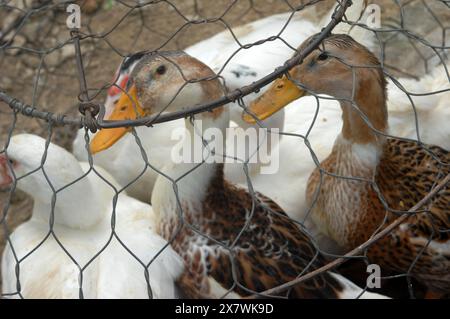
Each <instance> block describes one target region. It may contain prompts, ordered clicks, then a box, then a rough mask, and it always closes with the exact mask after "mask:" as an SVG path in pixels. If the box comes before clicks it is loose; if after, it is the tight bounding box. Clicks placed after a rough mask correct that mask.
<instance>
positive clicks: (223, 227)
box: [163, 165, 343, 298]
mask: <svg viewBox="0 0 450 319" xmlns="http://www.w3.org/2000/svg"><path fill="white" fill-rule="evenodd" d="M256 196H257V198H258V201H260V203H258V202H256V203H255V208H254V211H253V214H251V207H252V197H251V195H250V194H249V193H248V192H247V191H246V190H244V189H242V188H237V187H235V186H233V185H231V184H229V183H228V182H227V181H226V180H224V177H223V166H222V165H219V166H218V167H217V173H216V175H215V176H214V177H213V178H212V180H211V183H210V186H209V188H208V193H207V196H206V198H205V200H204V202H203V207H202V214H201V215H197V216H198V217H197V218H196V217H194V216H195V215H194V214H190V212H189V210H188V209H184V210H185V211H184V213H185V220H186V222H188V223H189V224H191V225H193V226H194V227H196V229H197V230H198V232H200V233H201V234H208V235H209V236H211V237H212V238H213V239H214V240H209V239H206V238H204V237H203V236H202V235H200V234H198V233H196V232H194V231H192V230H190V229H189V228H188V226H184V227H183V228H182V229H181V231H180V232H179V233H178V234H177V235H176V236H175V240H174V241H173V243H172V246H173V248H174V249H175V250H176V251H177V252H178V253H179V254H180V255H181V256H182V257H183V258H184V259H185V264H186V266H187V268H188V269H187V271H186V272H185V274H184V276H182V278H181V279H180V281H179V284H180V286H181V288H182V290H183V292H184V293H185V294H186V295H187V296H188V297H190V298H199V297H200V298H201V297H204V298H206V297H211V295H213V292H212V291H211V289H212V288H211V285H210V283H209V278H213V279H214V280H215V281H217V282H218V283H219V284H220V285H221V286H222V287H223V288H224V292H223V293H225V292H226V290H228V289H230V290H232V291H233V292H234V293H237V294H238V295H240V296H249V295H250V294H252V293H253V292H262V291H265V290H267V289H269V288H273V287H275V286H278V285H280V284H283V283H286V282H288V281H290V280H293V279H295V278H296V277H297V276H299V275H300V274H302V272H303V271H305V272H310V271H312V270H314V269H316V268H318V267H319V266H321V265H323V259H322V257H321V256H320V254H318V253H317V252H316V249H315V248H314V246H313V245H312V243H311V239H310V238H308V236H307V235H306V234H305V233H303V232H302V231H301V230H300V229H299V228H298V226H297V225H296V224H295V223H294V222H293V221H292V220H291V219H290V218H289V217H287V216H286V214H285V213H284V212H283V211H282V209H281V208H280V207H279V206H278V205H277V204H275V203H274V202H273V201H272V200H270V199H269V198H267V197H265V196H264V195H261V194H259V193H256ZM247 221H248V224H247V225H246V222H247ZM164 229H166V230H167V231H163V236H164V237H166V238H172V236H173V235H174V234H175V230H176V229H177V227H176V226H175V225H173V227H170V228H164ZM243 229H244V231H243V232H242V233H241V230H243ZM236 239H237V240H236ZM215 241H217V242H219V243H221V244H222V245H223V247H222V246H221V245H220V244H218V243H216V242H215ZM235 241H236V242H235ZM234 242H235V244H234V246H233V247H234V248H231V249H230V250H228V249H227V248H226V247H231V245H232V244H233V243H234ZM233 256H234V257H233ZM232 263H234V269H235V276H236V277H235V279H236V280H235V279H234V278H233V271H232V268H233V266H232ZM235 283H236V284H235ZM342 289H343V287H341V285H340V283H339V282H338V281H337V280H336V279H335V278H333V277H332V276H330V275H329V274H328V273H324V274H322V275H320V276H317V277H315V278H314V279H312V280H310V281H307V282H305V283H304V284H300V285H298V286H297V287H296V288H295V289H292V290H291V291H290V292H289V293H284V294H283V295H285V296H288V297H291V298H338V293H339V292H340V291H342Z"/></svg>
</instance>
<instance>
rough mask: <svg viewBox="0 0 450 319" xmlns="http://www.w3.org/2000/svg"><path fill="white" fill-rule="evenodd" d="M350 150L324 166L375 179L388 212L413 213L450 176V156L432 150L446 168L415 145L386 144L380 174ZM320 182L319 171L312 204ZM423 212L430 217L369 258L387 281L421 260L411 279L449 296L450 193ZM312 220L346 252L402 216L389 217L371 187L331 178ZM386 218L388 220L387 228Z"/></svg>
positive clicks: (421, 217)
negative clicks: (423, 199) (320, 224)
mask: <svg viewBox="0 0 450 319" xmlns="http://www.w3.org/2000/svg"><path fill="white" fill-rule="evenodd" d="M349 147H350V146H347V145H339V144H338V145H336V146H335V148H334V149H333V152H332V153H331V154H330V156H329V157H328V158H327V159H326V160H324V161H323V162H322V163H321V166H322V167H323V168H324V169H325V170H326V171H328V172H331V173H336V174H340V175H343V176H357V177H364V178H367V179H369V180H371V179H374V181H375V182H376V184H377V185H378V187H379V189H380V191H381V194H382V196H383V197H384V199H385V201H386V203H387V204H388V207H389V208H390V209H393V210H399V211H407V210H408V209H410V208H412V207H413V206H414V205H415V204H416V203H417V202H419V201H420V200H421V199H422V198H423V197H425V196H426V195H427V193H428V192H429V191H430V190H431V189H432V188H433V186H435V185H436V184H437V183H439V181H440V180H442V179H443V178H444V177H445V176H446V175H447V174H449V173H450V167H449V165H448V164H449V163H450V153H449V152H448V151H446V150H443V149H441V148H439V147H436V146H427V148H428V149H429V150H431V151H432V152H433V154H434V156H435V157H437V158H439V159H440V161H441V162H442V163H447V165H441V164H439V162H438V161H437V160H435V159H434V158H433V157H432V155H431V154H430V153H429V152H427V151H426V150H424V149H423V148H421V147H420V146H418V145H417V144H416V143H414V142H406V141H401V140H398V139H387V140H386V142H385V144H384V146H383V152H382V156H381V158H380V161H379V163H378V165H377V167H376V169H375V170H373V169H371V168H370V167H364V165H361V163H360V162H358V161H357V160H355V159H354V158H352V157H351V155H347V154H350V153H351V151H350V149H349ZM319 177H320V174H319V171H318V170H315V171H314V172H313V174H312V175H311V177H310V181H309V184H308V191H307V198H308V200H309V202H311V201H312V198H313V194H314V191H315V190H316V188H317V187H318V185H319ZM422 209H426V210H427V213H417V214H413V215H412V216H411V217H410V218H409V219H408V220H407V222H406V223H404V224H402V225H401V226H399V227H398V228H397V229H396V230H394V232H392V233H391V234H389V235H388V236H386V237H384V238H382V239H381V240H380V241H379V242H377V243H376V244H375V245H373V246H372V247H371V248H370V249H369V250H368V257H369V259H370V262H374V263H377V264H379V265H380V266H381V268H382V271H383V273H384V274H386V275H387V274H392V273H397V274H398V273H402V274H404V273H406V272H408V270H409V269H410V267H411V265H412V264H413V263H414V262H415V259H416V257H417V256H418V255H419V254H422V255H421V257H420V258H419V259H418V260H417V262H416V263H415V265H414V267H412V268H411V275H413V276H414V277H416V278H417V279H419V280H420V281H422V282H423V283H424V284H425V285H426V286H427V287H428V288H429V289H430V290H432V291H436V292H440V293H442V292H444V293H445V292H448V291H450V188H449V187H448V186H447V187H446V188H444V189H443V190H441V191H440V192H439V193H438V194H437V195H436V196H434V197H433V198H432V199H431V200H430V201H429V202H428V204H427V205H425V206H424V207H423V208H422ZM313 215H314V216H313V217H314V218H315V219H316V220H321V222H322V223H323V224H322V227H325V229H326V231H328V232H329V235H330V236H331V237H332V238H334V239H335V240H336V241H337V242H338V243H340V244H341V245H342V246H343V247H344V248H346V249H347V250H350V249H353V248H355V247H357V246H358V245H360V244H362V243H363V242H365V241H366V240H368V239H369V238H370V237H371V236H372V234H373V233H374V232H375V231H377V230H381V229H383V228H384V227H386V226H387V225H388V224H389V223H390V222H392V221H393V220H394V219H395V218H397V217H398V216H399V215H398V214H395V213H392V212H389V211H386V209H385V207H384V206H383V204H382V202H381V201H380V199H379V198H378V194H377V193H376V192H375V190H374V189H373V188H372V187H371V186H370V184H369V183H367V182H361V181H355V180H348V179H342V178H335V177H331V176H328V175H324V176H323V184H322V187H321V189H320V196H319V198H318V201H317V203H316V205H315V207H314V209H313ZM385 217H387V220H386V223H385V224H383V221H384V220H385ZM382 224H383V227H381V229H379V227H380V225H382ZM323 225H325V226H323ZM429 241H430V243H428V242H429Z"/></svg>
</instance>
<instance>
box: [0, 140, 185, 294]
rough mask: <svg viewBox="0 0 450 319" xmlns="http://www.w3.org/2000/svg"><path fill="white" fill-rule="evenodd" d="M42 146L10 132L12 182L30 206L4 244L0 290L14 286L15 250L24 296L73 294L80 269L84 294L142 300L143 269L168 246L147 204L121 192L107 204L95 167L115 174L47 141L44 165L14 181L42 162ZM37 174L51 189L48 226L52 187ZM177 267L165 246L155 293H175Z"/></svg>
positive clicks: (156, 268) (110, 193)
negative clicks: (29, 198) (25, 218)
mask: <svg viewBox="0 0 450 319" xmlns="http://www.w3.org/2000/svg"><path fill="white" fill-rule="evenodd" d="M44 145H45V140H44V139H42V138H41V137H38V136H35V135H29V134H21V135H17V136H13V137H12V139H11V142H10V144H9V147H8V157H9V159H12V160H13V161H14V164H13V165H14V173H15V174H16V176H17V177H18V178H19V180H18V183H17V187H18V188H19V189H22V190H24V191H25V192H27V193H28V194H30V195H31V196H32V197H33V198H34V208H33V214H32V217H31V219H30V220H29V221H27V222H25V223H23V224H22V225H20V226H19V227H18V228H17V229H16V230H15V231H14V232H13V233H12V234H11V237H10V239H11V244H8V245H7V246H6V248H5V251H4V254H3V258H2V278H3V293H4V294H9V293H14V292H16V290H17V278H16V275H15V267H16V264H17V263H16V258H15V257H14V255H15V256H17V259H18V260H19V261H20V268H19V269H20V273H19V278H18V279H19V280H20V285H21V294H22V296H24V297H25V298H78V297H79V280H80V268H81V269H83V280H82V286H83V292H84V297H85V298H148V296H149V292H148V289H147V284H146V280H145V266H146V265H147V264H149V263H150V261H151V260H152V258H153V257H155V256H156V254H158V253H159V252H160V251H161V250H162V249H163V248H164V247H165V245H167V242H166V241H165V240H164V239H163V238H161V237H160V236H159V235H157V234H156V232H155V229H154V227H155V226H154V215H153V210H152V208H151V206H149V205H148V204H145V203H142V202H140V201H138V200H136V199H134V198H131V197H129V196H127V195H126V193H124V192H122V193H120V194H119V196H118V200H117V205H116V206H115V208H114V209H113V198H114V194H115V192H114V190H113V188H112V187H111V186H109V185H108V184H107V183H106V182H105V181H104V180H102V179H101V178H100V177H99V176H97V174H96V172H97V173H98V174H99V175H101V176H102V178H104V179H106V180H107V181H108V182H109V183H110V184H112V185H113V186H114V187H116V188H117V187H118V185H117V183H116V182H115V180H114V178H113V177H112V176H110V175H109V174H108V173H107V172H105V171H104V170H103V169H101V168H99V167H95V172H94V171H93V170H90V167H89V165H88V164H87V163H79V162H78V161H77V160H76V159H75V158H74V157H73V155H71V154H70V153H68V152H67V151H65V150H64V149H62V148H60V147H59V146H56V145H53V144H50V145H49V148H48V153H47V158H46V161H45V164H44V166H43V170H38V171H36V172H34V173H32V174H30V175H27V176H26V177H24V178H20V176H23V175H24V174H26V173H28V172H31V171H33V170H34V169H37V168H38V167H39V166H40V162H41V158H42V155H43V152H44V149H45V146H44ZM43 171H45V173H46V174H47V176H48V179H49V181H50V182H51V185H52V187H53V188H54V190H55V191H56V202H55V206H54V210H53V216H54V224H53V225H52V226H53V227H50V225H51V218H50V214H51V212H52V206H51V202H52V194H53V192H52V189H51V187H50V186H49V183H48V182H47V181H46V178H45V176H44V174H43ZM86 173H87V175H85V174H86ZM79 178H81V179H80V180H78V179H79ZM76 180H78V181H76ZM75 181H76V182H75ZM73 182H75V183H74V184H72V185H69V186H68V187H67V188H65V187H64V186H66V185H68V184H70V183H73ZM112 216H114V219H115V223H114V225H115V229H114V230H115V234H113V232H112V227H111V224H112ZM50 229H52V230H53V231H52V232H50ZM58 241H59V242H60V244H58ZM64 250H66V252H65V251H64ZM128 250H129V251H128ZM132 254H133V255H134V256H133V255H132ZM69 255H70V256H71V258H70V257H69ZM72 259H73V260H72ZM138 259H139V260H138ZM74 261H76V263H77V264H75V262H74ZM182 269H183V263H182V260H181V258H180V257H179V256H178V255H177V254H176V253H175V252H174V251H173V250H172V249H171V247H170V246H168V247H165V249H164V250H163V251H162V253H161V254H160V255H159V256H158V257H157V258H156V259H155V260H154V261H153V263H152V264H151V265H150V267H149V281H150V286H151V291H152V293H153V297H154V298H174V297H176V291H175V285H174V281H175V279H176V278H177V277H178V275H179V274H180V273H181V271H182Z"/></svg>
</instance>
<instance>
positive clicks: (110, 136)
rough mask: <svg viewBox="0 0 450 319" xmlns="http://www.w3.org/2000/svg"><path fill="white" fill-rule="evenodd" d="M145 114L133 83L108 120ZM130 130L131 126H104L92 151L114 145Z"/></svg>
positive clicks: (91, 147) (96, 137)
mask: <svg viewBox="0 0 450 319" xmlns="http://www.w3.org/2000/svg"><path fill="white" fill-rule="evenodd" d="M130 98H131V99H130ZM144 114H145V112H144V109H143V108H142V107H141V105H140V104H139V102H138V100H137V93H136V86H134V85H133V86H132V87H131V88H130V89H129V90H128V92H127V93H122V95H121V96H120V98H119V101H117V103H116V105H115V107H114V110H113V112H112V113H111V115H110V116H109V117H108V118H107V120H112V121H118V120H134V119H136V118H137V117H138V116H143V115H144ZM129 131H131V128H129V127H117V128H104V129H102V130H100V131H99V132H98V133H97V134H95V136H94V138H93V139H92V141H91V145H90V149H91V153H92V154H95V153H98V152H101V151H103V150H106V149H107V148H109V147H111V146H113V145H114V143H116V142H117V141H118V140H120V138H121V137H122V136H124V135H125V134H126V133H127V132H129Z"/></svg>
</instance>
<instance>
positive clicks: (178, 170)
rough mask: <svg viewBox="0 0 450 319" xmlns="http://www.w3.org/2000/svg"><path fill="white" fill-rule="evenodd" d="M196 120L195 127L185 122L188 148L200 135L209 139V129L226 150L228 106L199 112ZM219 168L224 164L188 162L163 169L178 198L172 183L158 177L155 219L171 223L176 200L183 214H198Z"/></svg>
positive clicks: (154, 200) (174, 213)
mask: <svg viewBox="0 0 450 319" xmlns="http://www.w3.org/2000/svg"><path fill="white" fill-rule="evenodd" d="M196 120H197V122H194V124H195V125H192V122H191V120H190V119H186V130H187V132H189V136H188V137H187V138H189V139H190V143H191V145H194V144H193V143H194V142H195V143H198V140H197V141H195V139H198V136H199V134H203V138H204V139H205V140H209V137H208V135H209V134H210V133H211V131H209V130H210V129H212V130H213V131H212V132H214V131H216V132H220V133H221V135H216V137H218V138H219V137H221V138H222V143H223V147H224V148H225V140H226V128H227V127H228V125H229V113H228V109H227V107H224V109H223V111H221V112H219V111H217V112H215V113H206V112H205V113H202V114H200V115H199V116H196ZM198 121H200V122H198ZM198 123H201V127H199V125H198ZM200 130H201V131H200ZM213 134H214V133H213ZM216 145H217V144H216ZM220 155H221V154H220ZM220 157H221V156H220ZM218 169H223V165H222V164H221V163H220V162H216V161H212V162H202V163H198V162H192V161H190V162H183V163H176V164H169V165H168V166H166V168H165V169H164V173H165V174H167V175H168V176H169V177H171V178H172V179H173V180H174V181H176V182H177V183H176V184H177V196H176V195H175V192H174V185H173V183H172V182H171V181H170V180H168V179H167V178H166V177H163V176H159V177H158V180H157V182H156V184H155V187H154V190H153V195H152V205H153V208H154V211H155V213H156V215H157V216H158V219H159V220H162V219H169V220H170V219H172V218H174V217H176V214H177V211H178V200H179V202H180V204H181V206H182V209H183V211H184V212H185V211H189V213H190V214H192V213H195V212H198V213H201V210H202V201H203V199H204V198H205V196H206V194H207V191H208V188H209V185H210V183H211V180H212V178H214V176H216V173H217V170H218Z"/></svg>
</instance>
